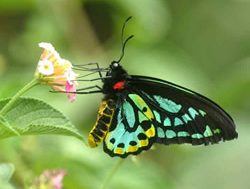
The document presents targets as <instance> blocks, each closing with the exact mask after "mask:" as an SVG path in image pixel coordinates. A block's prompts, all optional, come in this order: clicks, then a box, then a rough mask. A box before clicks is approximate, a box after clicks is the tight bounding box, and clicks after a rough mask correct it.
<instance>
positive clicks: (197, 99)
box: [89, 62, 237, 158]
mask: <svg viewBox="0 0 250 189" xmlns="http://www.w3.org/2000/svg"><path fill="white" fill-rule="evenodd" d="M102 92H103V93H104V95H105V96H104V99H103V101H102V104H101V106H100V108H99V113H98V116H97V121H96V124H95V125H94V127H93V129H92V130H91V132H90V134H89V144H90V146H91V147H95V146H97V145H98V144H100V143H101V142H103V148H104V151H105V152H106V153H108V154H109V155H110V156H112V157H113V156H119V157H122V158H125V157H127V156H128V155H130V154H133V155H136V154H139V153H140V152H142V151H144V150H148V149H150V147H151V146H152V145H153V144H154V143H162V144H182V143H190V144H192V145H200V144H205V145H208V144H214V143H218V142H219V141H220V140H231V139H234V138H237V132H236V131H235V125H234V122H233V120H232V118H231V117H230V116H229V115H228V114H227V113H226V112H225V111H224V110H223V109H222V108H221V107H219V106H218V105H217V104H215V103H214V102H212V101H211V100H209V99H208V98H206V97H204V96H202V95H200V94H198V93H196V92H193V91H191V90H189V89H186V88H183V87H181V86H178V85H175V84H173V83H170V82H167V81H164V80H160V79H157V78H151V77H145V76H133V75H132V76H131V75H129V74H128V73H127V72H126V70H124V69H123V68H122V66H121V65H120V64H119V63H118V62H112V63H111V65H110V67H109V71H108V72H107V74H106V77H105V78H104V79H103V87H102ZM103 125H105V127H104V126H103ZM103 128H104V129H103Z"/></svg>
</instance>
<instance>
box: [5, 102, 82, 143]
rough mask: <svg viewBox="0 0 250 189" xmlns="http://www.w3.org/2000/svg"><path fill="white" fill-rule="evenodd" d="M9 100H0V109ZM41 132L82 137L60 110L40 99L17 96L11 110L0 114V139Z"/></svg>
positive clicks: (39, 133)
mask: <svg viewBox="0 0 250 189" xmlns="http://www.w3.org/2000/svg"><path fill="white" fill-rule="evenodd" d="M9 100H10V99H5V100H1V101H0V109H1V108H3V106H4V105H5V104H6V103H7V102H8V101H9ZM41 134H58V135H67V136H74V137H76V138H78V139H80V140H82V138H83V137H82V136H81V134H80V133H79V132H78V131H77V129H76V128H75V127H74V125H72V123H70V121H69V120H68V119H67V118H66V117H65V116H64V115H63V114H62V113H61V112H59V111H58V110H56V109H54V108H53V107H51V106H50V105H48V104H46V103H45V102H43V101H41V100H37V99H32V98H19V99H18V100H17V101H16V102H15V104H14V106H13V108H12V109H11V110H9V111H8V112H7V113H6V114H5V115H4V116H0V139H3V138H7V137H12V136H17V135H41Z"/></svg>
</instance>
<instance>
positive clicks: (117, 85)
mask: <svg viewBox="0 0 250 189" xmlns="http://www.w3.org/2000/svg"><path fill="white" fill-rule="evenodd" d="M125 83H126V81H118V82H117V83H115V84H114V85H113V89H115V90H121V89H124V85H125Z"/></svg>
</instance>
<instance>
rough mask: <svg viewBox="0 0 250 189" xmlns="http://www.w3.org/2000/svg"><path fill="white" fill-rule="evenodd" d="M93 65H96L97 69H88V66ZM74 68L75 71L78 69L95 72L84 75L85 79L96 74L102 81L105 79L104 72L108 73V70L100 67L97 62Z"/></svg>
mask: <svg viewBox="0 0 250 189" xmlns="http://www.w3.org/2000/svg"><path fill="white" fill-rule="evenodd" d="M91 65H95V66H96V68H86V66H91ZM74 66H75V69H77V70H83V69H85V70H84V71H93V72H92V73H90V74H87V75H84V77H85V76H88V75H91V74H94V73H98V74H99V77H100V79H101V80H102V81H103V79H104V78H103V76H102V71H107V69H106V68H100V66H99V64H98V63H97V62H91V63H87V64H83V65H74Z"/></svg>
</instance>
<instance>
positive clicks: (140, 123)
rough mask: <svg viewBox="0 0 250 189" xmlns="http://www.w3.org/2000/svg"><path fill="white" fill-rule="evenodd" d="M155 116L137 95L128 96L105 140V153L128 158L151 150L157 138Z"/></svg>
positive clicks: (114, 118)
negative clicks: (130, 155) (154, 123)
mask: <svg viewBox="0 0 250 189" xmlns="http://www.w3.org/2000/svg"><path fill="white" fill-rule="evenodd" d="M153 120H154V114H153V112H152V111H151V109H150V108H149V106H148V105H147V103H146V102H145V101H144V100H143V99H142V98H141V97H140V96H139V95H137V94H128V95H127V97H126V99H125V100H124V101H123V102H122V103H121V104H120V106H119V107H118V108H117V109H116V111H115V113H114V117H113V119H112V123H111V127H110V130H109V132H108V133H107V135H106V137H105V140H104V151H105V152H107V153H108V154H109V155H110V156H120V157H126V156H128V155H129V154H138V153H140V152H141V151H142V150H147V149H149V148H150V147H151V146H152V144H153V142H154V138H155V136H156V130H155V126H154V125H153Z"/></svg>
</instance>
